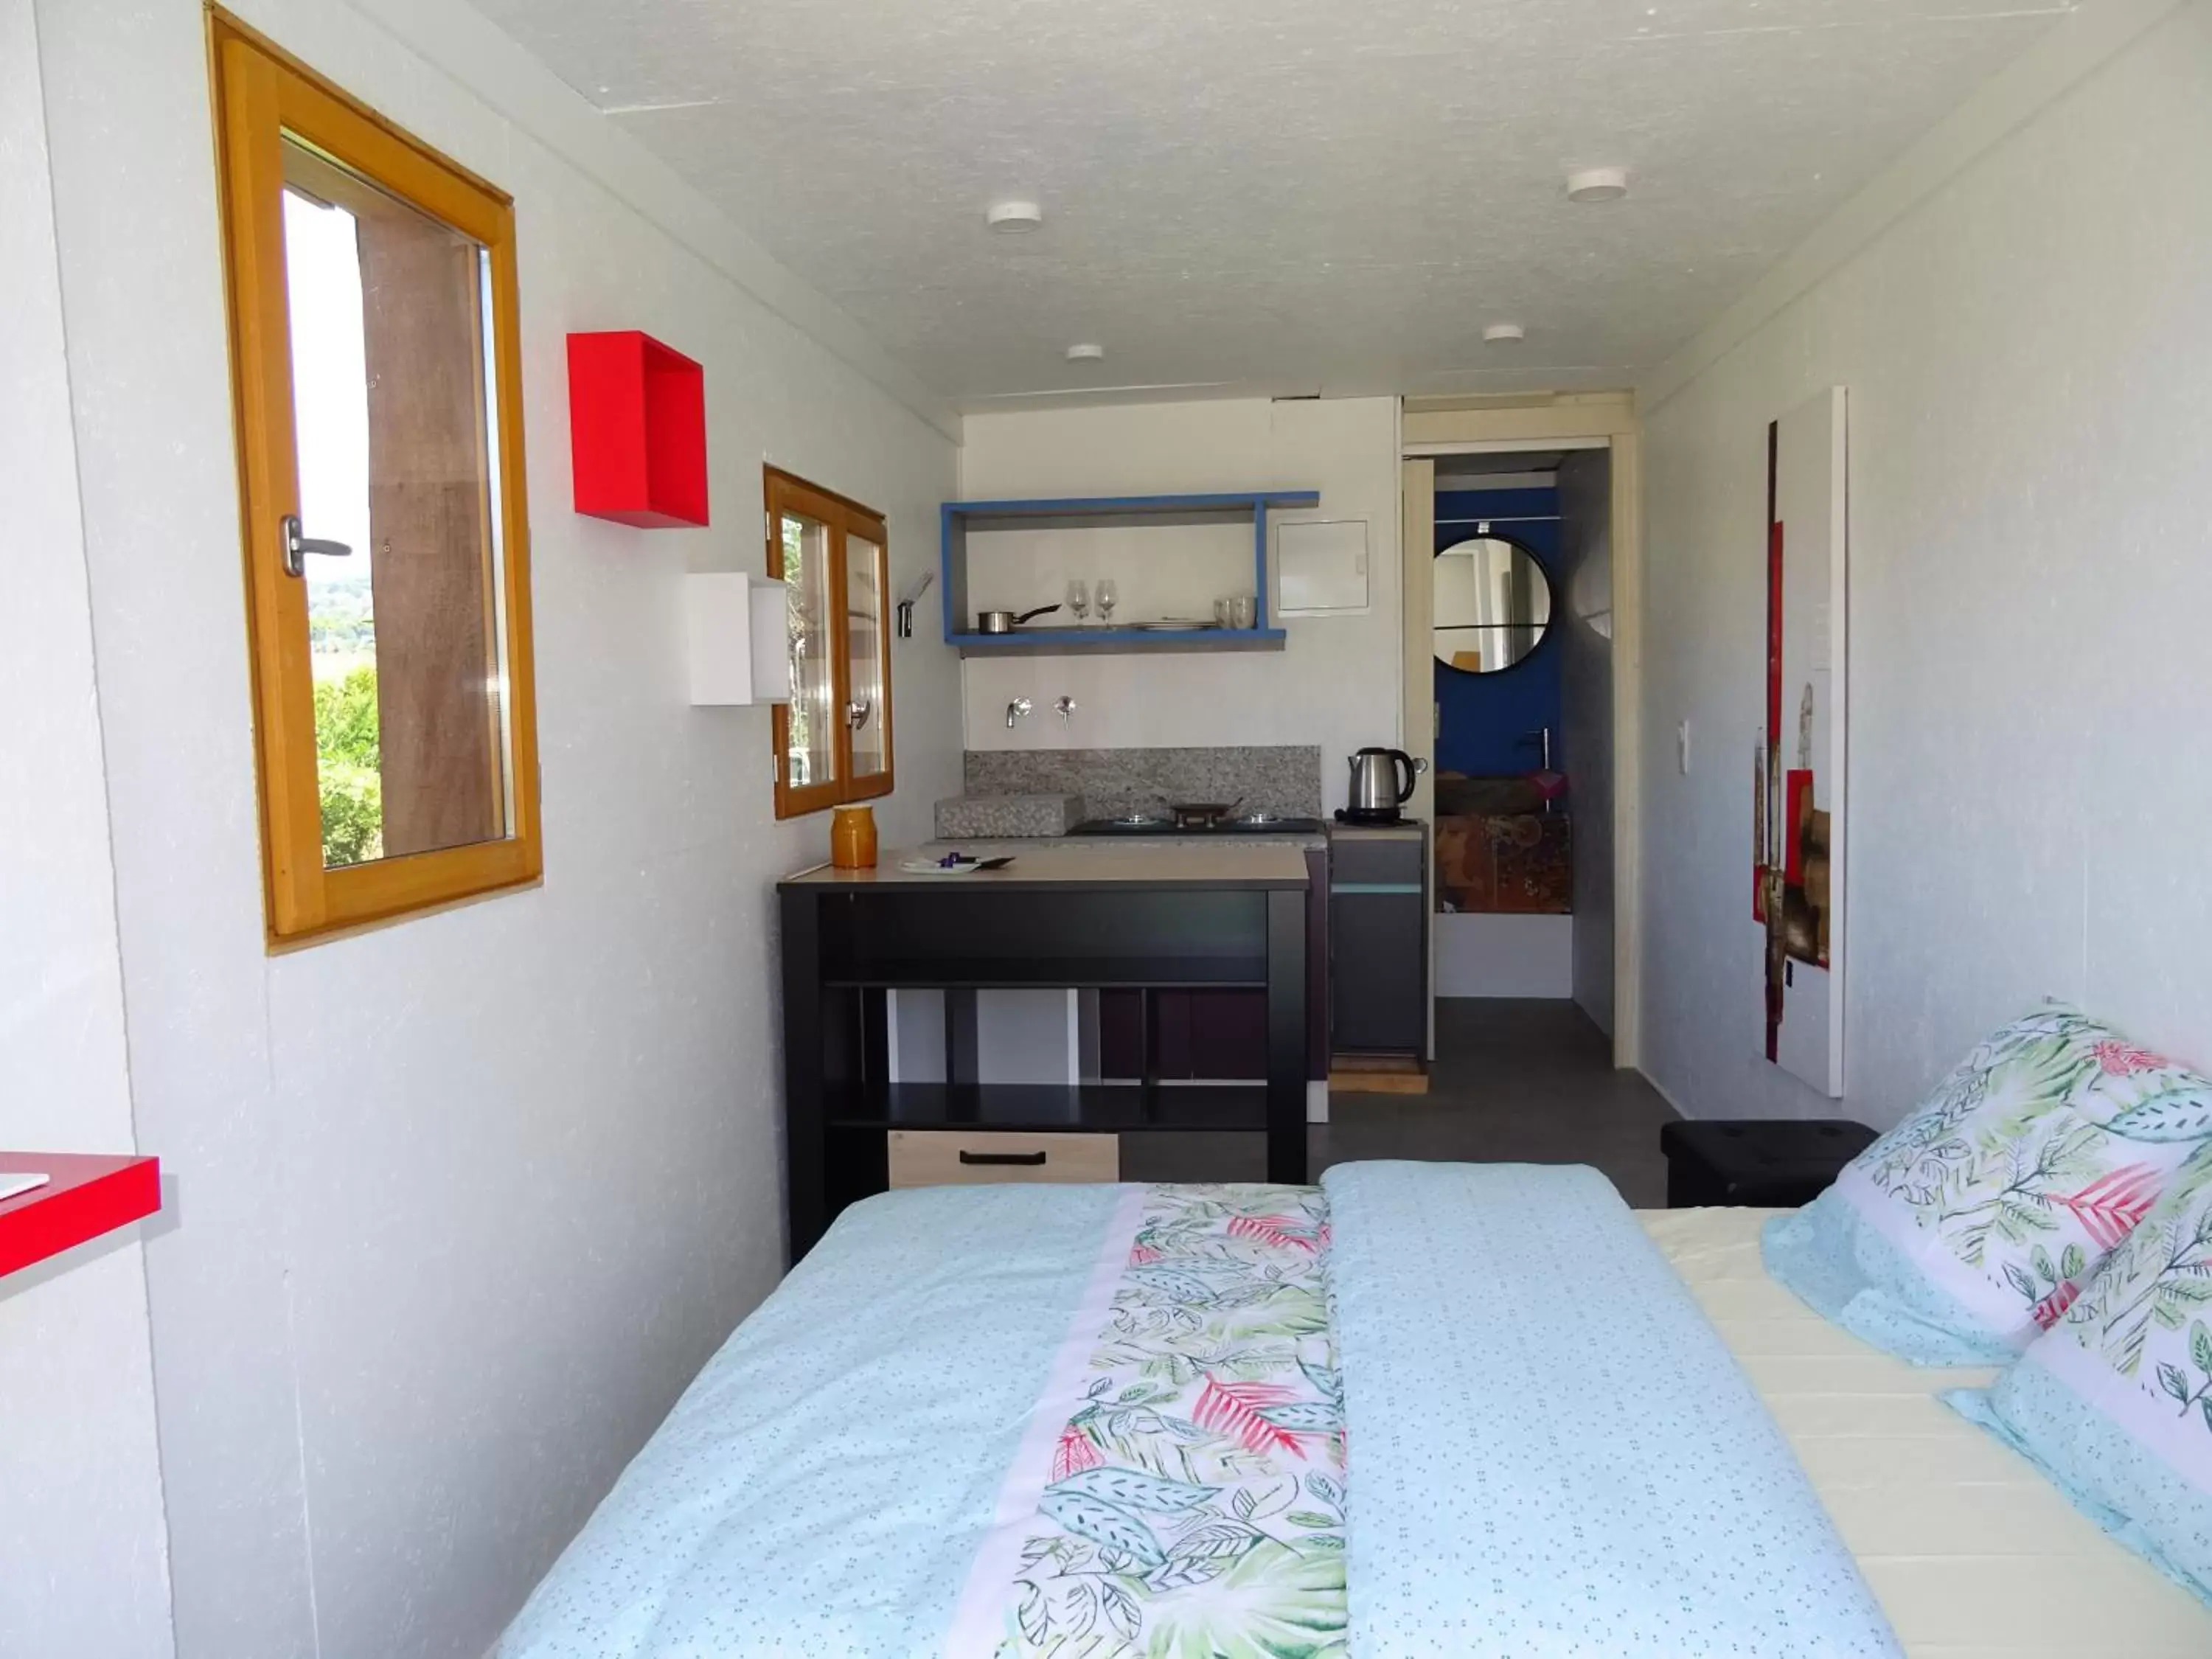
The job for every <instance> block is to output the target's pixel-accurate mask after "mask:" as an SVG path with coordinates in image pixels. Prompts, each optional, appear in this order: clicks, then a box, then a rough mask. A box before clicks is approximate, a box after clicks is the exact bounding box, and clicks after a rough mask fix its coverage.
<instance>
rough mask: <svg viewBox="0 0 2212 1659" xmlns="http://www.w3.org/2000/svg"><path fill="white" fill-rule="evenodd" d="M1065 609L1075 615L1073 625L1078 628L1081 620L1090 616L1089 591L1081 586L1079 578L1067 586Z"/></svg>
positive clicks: (1081, 579) (1081, 623) (1080, 578)
mask: <svg viewBox="0 0 2212 1659" xmlns="http://www.w3.org/2000/svg"><path fill="white" fill-rule="evenodd" d="M1067 608H1068V609H1069V610H1070V611H1073V612H1074V613H1075V624H1076V626H1077V627H1079V628H1080V627H1081V626H1082V625H1083V619H1084V618H1085V617H1087V616H1089V615H1090V614H1091V590H1090V589H1089V588H1087V587H1085V586H1084V585H1083V578H1082V577H1080V576H1078V577H1075V578H1074V579H1073V580H1071V581H1069V583H1068V584H1067Z"/></svg>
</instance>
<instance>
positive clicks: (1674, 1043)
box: [1643, 0, 2212, 1125]
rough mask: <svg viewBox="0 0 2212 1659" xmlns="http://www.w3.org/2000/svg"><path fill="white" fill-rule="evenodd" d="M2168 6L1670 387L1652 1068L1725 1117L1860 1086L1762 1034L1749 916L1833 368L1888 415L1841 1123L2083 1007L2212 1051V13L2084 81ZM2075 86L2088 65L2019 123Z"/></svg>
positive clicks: (1701, 354)
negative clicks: (1794, 486)
mask: <svg viewBox="0 0 2212 1659" xmlns="http://www.w3.org/2000/svg"><path fill="white" fill-rule="evenodd" d="M2156 10H2157V9H2156V8H2154V7H2147V6H2136V7H2133V8H2127V7H2115V8H2110V9H2106V10H2105V11H2104V12H2102V13H2096V12H2095V9H2092V11H2091V12H2089V13H2084V14H2077V15H2076V16H2075V18H2074V19H2071V20H2069V21H2068V22H2066V23H2064V24H2062V25H2061V26H2060V27H2059V29H2058V30H2055V31H2054V32H2053V37H2054V38H2053V40H2052V42H2051V46H2049V48H2048V49H2047V50H2045V52H2043V53H2042V54H2041V56H2039V58H2036V59H2035V60H2034V61H2033V62H2032V63H2027V64H2026V65H2025V67H2024V68H2022V70H2021V72H2020V73H2019V74H2017V75H2014V76H2011V77H2010V79H2009V80H2008V81H2007V82H2005V83H2004V84H2003V85H2002V86H2000V87H1999V88H1997V89H1996V93H1995V94H1992V95H1991V97H1990V99H1985V100H1983V104H1982V105H1981V106H1979V107H1978V108H1977V107H1975V106H1970V107H1969V109H1968V110H1967V111H1966V112H1962V116H1961V117H1960V118H1958V119H1956V120H1954V122H1953V123H1952V124H1950V125H1948V127H1947V128H1946V129H1945V130H1943V131H1940V132H1939V133H1938V134H1937V135H1936V136H1935V138H1934V139H1932V140H1931V144H1939V145H1941V146H1948V147H1949V148H1950V150H1951V151H1956V152H1958V153H1964V154H1972V150H1973V149H1974V145H1972V144H1970V143H1967V140H1968V139H1970V138H1972V137H1974V134H1973V131H1972V128H1973V126H1974V125H1975V124H1976V123H1980V124H1981V125H1983V126H1984V127H1985V128H1987V130H1988V131H1987V132H1986V133H1985V134H1984V137H1986V138H1988V139H1990V140H1991V141H1992V142H1990V143H1987V145H1986V146H1985V147H1984V148H1982V149H1981V152H1980V154H1979V155H1978V158H1977V159H1973V160H1971V161H1969V162H1968V163H1967V164H1966V166H1965V167H1963V169H1962V170H1960V171H1958V172H1957V173H1956V174H1955V176H1953V177H1951V178H1949V179H1948V181H1947V182H1944V183H1943V184H1942V185H1941V186H1940V187H1939V188H1937V189H1936V190H1935V191H1933V192H1932V193H1930V194H1928V195H1926V197H1924V199H1917V203H1916V204H1908V206H1907V208H1906V210H1903V211H1901V212H1899V214H1898V216H1896V217H1895V218H1894V219H1893V222H1891V223H1890V224H1889V225H1888V228H1887V229H1886V230H1883V231H1882V232H1881V234H1879V235H1878V236H1876V237H1875V239H1874V240H1872V241H1871V242H1870V243H1869V244H1868V245H1866V246H1863V248H1861V249H1859V250H1858V251H1857V254H1856V257H1853V258H1848V259H1847V260H1845V261H1844V262H1842V263H1840V264H1838V266H1837V267H1836V268H1834V269H1833V270H1832V271H1831V272H1830V273H1829V274H1828V275H1826V276H1825V277H1823V278H1821V279H1820V280H1819V281H1818V282H1817V283H1816V284H1814V286H1812V287H1811V288H1810V289H1809V291H1807V292H1804V293H1803V294H1802V295H1800V296H1799V297H1796V299H1794V301H1790V302H1789V303H1787V304H1786V305H1784V306H1783V307H1780V308H1779V309H1778V310H1773V311H1772V312H1771V314H1770V315H1767V316H1765V318H1764V319H1759V318H1757V317H1754V318H1752V319H1749V320H1748V321H1747V322H1746V323H1745V324H1744V325H1742V326H1740V327H1735V328H1734V329H1732V330H1731V331H1729V332H1728V333H1726V334H1724V335H1722V336H1718V337H1716V338H1715V340H1714V341H1712V342H1711V343H1707V344H1705V345H1703V346H1700V347H1698V348H1695V349H1693V350H1692V353H1691V355H1690V357H1689V359H1688V360H1687V363H1686V373H1688V374H1689V375H1690V378H1688V379H1687V380H1686V381H1685V380H1683V378H1682V373H1679V372H1678V373H1676V374H1670V375H1662V384H1674V385H1679V388H1680V389H1679V390H1674V391H1673V392H1672V395H1670V396H1668V397H1666V398H1665V399H1664V401H1663V402H1661V403H1659V404H1657V406H1656V407H1653V408H1650V409H1649V410H1647V414H1646V422H1645V433H1646V436H1647V441H1648V444H1649V449H1648V452H1647V453H1648V462H1647V479H1648V483H1647V508H1648V513H1649V524H1648V543H1647V545H1648V549H1649V558H1650V580H1649V582H1648V586H1647V592H1648V599H1647V620H1648V625H1649V629H1650V636H1649V646H1648V649H1647V652H1646V654H1645V662H1646V670H1645V676H1646V678H1645V707H1646V710H1647V714H1646V719H1645V720H1644V730H1645V732H1647V733H1648V734H1649V737H1648V739H1647V741H1646V743H1645V744H1644V755H1643V759H1644V777H1645V779H1646V780H1647V782H1646V791H1647V793H1646V798H1645V802H1644V810H1645V818H1644V825H1645V828H1644V836H1645V839H1644V877H1643V891H1644V896H1645V902H1646V905H1647V906H1648V915H1649V932H1648V933H1647V935H1646V946H1645V958H1644V961H1645V973H1644V981H1645V990H1644V997H1645V1007H1646V1011H1647V1012H1646V1015H1645V1020H1646V1024H1645V1030H1644V1066H1645V1067H1646V1069H1647V1070H1649V1071H1650V1073H1651V1075H1652V1076H1653V1077H1654V1079H1656V1080H1657V1081H1658V1082H1659V1083H1660V1085H1662V1087H1663V1088H1665V1089H1666V1090H1667V1091H1668V1093H1669V1094H1670V1095H1671V1096H1672V1097H1674V1100H1675V1101H1676V1102H1677V1103H1679V1104H1680V1106H1682V1107H1683V1109H1685V1110H1686V1111H1688V1112H1690V1113H1691V1114H1692V1115H1700V1116H1714V1115H1719V1116H1729V1115H1757V1114H1766V1113H1778V1114H1788V1115H1796V1114H1802V1115H1826V1114H1827V1113H1828V1112H1829V1111H1830V1110H1831V1109H1832V1108H1831V1107H1830V1105H1829V1103H1826V1102H1825V1101H1822V1100H1820V1099H1819V1098H1817V1097H1815V1096H1814V1095H1813V1093H1812V1092H1811V1091H1808V1090H1806V1089H1804V1088H1802V1086H1800V1085H1797V1084H1796V1083H1795V1082H1794V1081H1792V1080H1791V1079H1789V1078H1787V1077H1784V1075H1782V1074H1781V1073H1778V1071H1776V1070H1775V1069H1774V1068H1772V1067H1771V1066H1767V1065H1765V1063H1764V1061H1763V1060H1760V1059H1759V1046H1760V1031H1761V1027H1760V1003H1759V968H1758V950H1757V935H1756V930H1755V928H1754V927H1753V925H1752V924H1751V922H1750V921H1749V919H1748V911H1749V904H1750V899H1749V892H1750V882H1749V869H1748V863H1749V858H1750V851H1749V849H1750V840H1751V836H1750V828H1751V826H1750V817H1749V814H1750V799H1749V798H1750V764H1751V762H1750V757H1751V752H1752V743H1753V734H1754V732H1755V731H1756V730H1757V727H1758V722H1759V701H1760V690H1761V684H1762V679H1761V670H1760V660H1761V657H1760V653H1761V651H1762V648H1763V647H1762V640H1763V622H1762V607H1763V602H1764V601H1763V594H1764V578H1763V575H1762V567H1761V549H1762V546H1763V531H1762V526H1763V524H1764V521H1765V448H1764V444H1765V437H1764V434H1765V424H1766V422H1767V421H1768V420H1770V419H1771V418H1772V417H1774V416H1778V415H1779V414H1781V413H1782V412H1784V410H1789V409H1790V408H1792V407H1794V406H1795V405H1796V404H1798V403H1799V402H1801V401H1802V400H1803V399H1804V398H1806V397H1808V396H1809V395H1811V394H1812V393H1813V392H1816V391H1818V390H1819V389H1820V388H1821V387H1824V386H1829V385H1831V384H1840V385H1844V386H1848V387H1849V388H1850V407H1851V433H1850V480H1851V481H1850V516H1851V559H1852V567H1851V575H1850V580H1851V608H1850V632H1851V644H1850V650H1851V660H1852V698H1853V707H1852V711H1851V717H1852V728H1851V752H1850V757H1849V762H1848V764H1849V767H1850V788H1851V802H1850V811H1851V825H1850V833H1851V854H1850V856H1851V868H1850V881H1851V886H1850V901H1849V902H1850V930H1851V932H1850V960H1849V965H1848V969H1847V972H1848V974H1849V982H1848V990H1847V1009H1846V1020H1847V1027H1848V1029H1847V1034H1846V1042H1847V1045H1848V1046H1847V1051H1846V1052H1847V1059H1846V1079H1845V1082H1846V1087H1847V1095H1846V1098H1845V1100H1844V1102H1843V1103H1842V1108H1843V1109H1844V1111H1845V1112H1846V1113H1848V1114H1849V1115H1854V1116H1857V1117H1860V1118H1863V1119H1865V1120H1866V1121H1869V1122H1872V1123H1875V1124H1877V1125H1886V1124H1887V1123H1890V1122H1892V1121H1895V1119H1896V1118H1897V1117H1898V1116H1899V1115H1900V1114H1901V1113H1902V1112H1903V1111H1905V1109H1908V1108H1909V1107H1910V1106H1911V1104H1912V1103H1914V1101H1915V1100H1916V1099H1917V1097H1919V1096H1920V1095H1921V1094H1922V1093H1923V1091H1925V1089H1926V1088H1927V1087H1928V1085H1929V1084H1930V1083H1931V1082H1932V1081H1933V1080H1934V1079H1935V1078H1936V1076H1937V1075H1938V1074H1939V1073H1941V1072H1942V1070H1943V1069H1944V1068H1945V1067H1946V1066H1948V1065H1949V1064H1951V1063H1952V1062H1953V1061H1954V1060H1956V1059H1957V1058H1958V1056H1959V1055H1960V1054H1961V1053H1962V1052H1963V1051H1964V1050H1965V1049H1966V1047H1967V1046H1968V1045H1969V1044H1970V1043H1971V1042H1972V1041H1973V1040H1974V1039H1975V1038H1976V1037H1977V1036H1979V1035H1980V1034H1982V1033H1983V1032H1984V1031H1985V1030H1988V1029H1989V1028H1990V1027H1992V1026H1994V1025H1995V1024H1997V1023H1998V1022H1999V1021H2001V1020H2002V1019H2004V1018H2008V1017H2009V1016H2011V1015H2013V1014H2015V1013H2017V1012H2020V1011H2021V1009H2022V1008H2023V1007H2024V1006H2027V1005H2028V1004H2030V1003H2032V1002H2033V1000H2036V999H2038V998H2039V997H2042V996H2045V995H2053V994H2055V995H2059V996H2063V997H2068V998H2071V999H2075V1000H2079V1001H2081V1003H2084V1004H2086V1005H2087V1006H2088V1007H2090V1008H2091V1009H2093V1010H2095V1011H2096V1012H2100V1013H2102V1014H2104V1015H2106V1016H2107V1017H2108V1018H2112V1019H2113V1020H2115V1021H2116V1022H2118V1023H2119V1024H2122V1025H2123V1026H2124V1027H2125V1028H2126V1029H2128V1030H2130V1031H2132V1032H2134V1033H2136V1035H2138V1036H2140V1037H2141V1038H2142V1040H2144V1041H2146V1042H2152V1043H2154V1044H2158V1045H2160V1046H2163V1047H2166V1048H2170V1049H2172V1051H2174V1052H2177V1053H2179V1054H2182V1055H2185V1056H2186V1057H2189V1058H2191V1059H2193V1060H2196V1061H2197V1062H2198V1063H2200V1064H2206V1063H2212V957H2208V956H2207V952H2206V946H2205V941H2206V939H2207V938H2208V937H2212V879H2208V878H2207V874H2206V865H2205V852H2204V848H2205V826H2206V824H2207V823H2212V749H2208V747H2207V746H2206V744H2205V743H2204V742H2203V731H2202V728H2203V714H2204V710H2205V708H2206V707H2207V705H2208V702H2212V658H2208V654H2207V653H2206V650H2205V647H2204V633H2205V619H2206V617H2208V615H2212V557H2208V556H2207V553H2208V542H2207V537H2208V531H2212V465H2208V464H2207V462H2206V459H2205V453H2204V434H2205V433H2206V432H2207V431H2208V430H2212V373H2208V372H2207V366H2208V364H2212V309H2208V307H2206V305H2205V303H2204V295H2205V272H2206V271H2207V270H2212V193H2209V192H2207V191H2204V190H2203V189H2200V188H2195V187H2186V186H2180V185H2177V183H2176V175H2175V174H2174V173H2173V171H2172V166H2173V163H2174V161H2175V159H2176V158H2179V157H2201V156H2204V155H2212V97H2208V96H2207V91H2208V88H2212V0H2194V3H2191V4H2188V5H2185V6H2182V7H2179V9H2175V10H2173V11H2172V13H2171V14H2170V15H2167V16H2166V19H2165V21H2163V22H2160V23H2158V24H2157V25H2156V26H2155V27H2152V28H2151V29H2150V31H2149V32H2148V33H2144V34H2142V36H2141V37H2140V38H2138V39H2136V40H2135V41H2134V43H2133V44H2132V45H2130V46H2126V47H2125V48H2124V50H2122V51H2120V52H2119V53H2118V55H2117V56H2114V57H2112V58H2109V60H2108V61H2103V62H2102V64H2101V67H2093V68H2091V69H2090V70H2089V72H2088V73H2087V74H2086V75H2084V76H2075V75H2071V74H2069V72H2068V71H2069V66H2068V64H2066V62H2065V60H2064V57H2063V54H2065V53H2067V52H2077V53H2081V54H2084V55H2085V56H2084V58H2083V64H2094V63H2095V62H2096V59H2095V58H2093V57H2090V56H2087V54H2090V53H2091V52H2093V49H2095V48H2096V47H2097V46H2098V39H2099V37H2098V36H2097V33H2096V31H2098V30H2099V29H2100V28H2102V29H2107V30H2109V29H2111V28H2112V27H2118V26H2119V25H2120V24H2123V23H2128V22H2130V20H2131V19H2139V18H2142V17H2147V16H2149V15H2154V13H2155V11H2156ZM2079 67H2081V66H2080V65H2076V66H2075V68H2076V69H2077V70H2078V68H2079ZM2069 80H2070V81H2071V84H2070V86H2069V84H2068V83H2069ZM2038 86H2056V87H2060V88H2065V89H2064V90H2063V91H2061V92H2060V93H2059V94H2058V95H2057V97H2056V99H2055V100H2054V101H2051V102H2049V103H2048V105H2047V106H2046V107H2043V108H2041V109H2040V111H2039V112H2035V113H2033V115H2032V116H2031V117H2030V118H2027V119H2026V120H2025V122H2024V124H2019V125H2016V126H2015V125H2008V124H2010V123H2014V122H2015V121H2016V118H2017V112H2016V110H2015V108H2014V105H2015V104H2016V103H2017V101H2018V100H2019V99H2020V98H2021V96H2024V95H2025V89H2028V88H2034V87H2038ZM2008 100H2009V101H2008ZM1938 153H1939V152H1938V149H1923V154H1922V155H1919V156H1917V157H1908V158H1907V160H1906V162H1905V164H1904V165H1903V170H1902V171H1901V172H1900V173H1899V174H1898V175H1895V177H1894V179H1893V180H1892V181H1891V182H1892V185H1894V186H1895V188H1897V189H1899V190H1902V189H1903V188H1904V187H1905V184H1907V183H1909V182H1910V181H1911V178H1912V177H1913V169H1914V168H1915V167H1918V166H1920V165H1921V164H1922V163H1923V162H1925V161H1928V158H1929V156H1931V155H1936V154H1938ZM1889 187H1891V186H1890V185H1885V186H1882V188H1889ZM1874 205H1879V203H1878V200H1875V199H1874V198H1870V200H1869V204H1862V210H1861V214H1860V219H1859V220H1858V221H1853V222H1846V223H1844V224H1843V225H1842V226H1841V227H1840V228H1838V231H1837V233H1836V234H1838V235H1840V234H1842V233H1843V231H1845V230H1850V229H1851V228H1853V225H1854V224H1855V223H1857V222H1863V218H1864V213H1865V212H1866V211H1870V210H1871V208H1872V206H1874ZM1851 211H1852V210H1846V213H1847V215H1849V214H1850V213H1851ZM1824 234H1825V233H1824ZM1818 240H1820V239H1818V238H1816V242H1817V241H1818ZM1685 718H1686V719H1688V720H1691V721H1692V727H1693V744H1694V759H1693V772H1692V775H1691V776H1689V777H1686V778H1685V777H1682V776H1681V775H1680V774H1679V773H1678V771H1677V769H1676V766H1675V758H1674V729H1675V724H1676V722H1677V721H1678V720H1682V719H1685Z"/></svg>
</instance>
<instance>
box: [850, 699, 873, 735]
mask: <svg viewBox="0 0 2212 1659" xmlns="http://www.w3.org/2000/svg"><path fill="white" fill-rule="evenodd" d="M875 708H876V700H875V699H874V698H873V697H861V698H859V699H857V700H855V701H854V702H848V703H847V704H846V705H845V724H846V725H848V726H851V727H852V728H853V729H854V731H855V732H857V731H859V730H860V728H861V727H862V726H866V724H867V723H868V716H869V715H870V714H873V713H874V712H875Z"/></svg>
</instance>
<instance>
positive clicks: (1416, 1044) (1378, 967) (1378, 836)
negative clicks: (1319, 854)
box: [1328, 823, 1429, 1058]
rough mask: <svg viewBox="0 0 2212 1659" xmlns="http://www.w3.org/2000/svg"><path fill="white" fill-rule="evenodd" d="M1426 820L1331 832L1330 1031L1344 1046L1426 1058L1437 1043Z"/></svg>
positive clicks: (1338, 1047) (1346, 1050)
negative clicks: (1432, 1016)
mask: <svg viewBox="0 0 2212 1659" xmlns="http://www.w3.org/2000/svg"><path fill="white" fill-rule="evenodd" d="M1428 929H1429V885H1428V836H1427V834H1426V831H1425V827H1424V826H1423V825H1420V824H1418V823H1407V824H1401V825H1395V826H1393V827H1391V828H1389V829H1366V828H1361V829H1349V828H1342V829H1333V830H1332V831H1331V832H1330V835H1329V895H1328V952H1329V1034H1330V1042H1331V1044H1332V1046H1333V1047H1334V1049H1335V1051H1336V1052H1337V1053H1338V1054H1401V1055H1410V1056H1413V1057H1417V1058H1418V1057H1420V1056H1422V1055H1425V1054H1426V1053H1427V1050H1428V1042H1429V946H1428V936H1429V935H1428Z"/></svg>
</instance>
